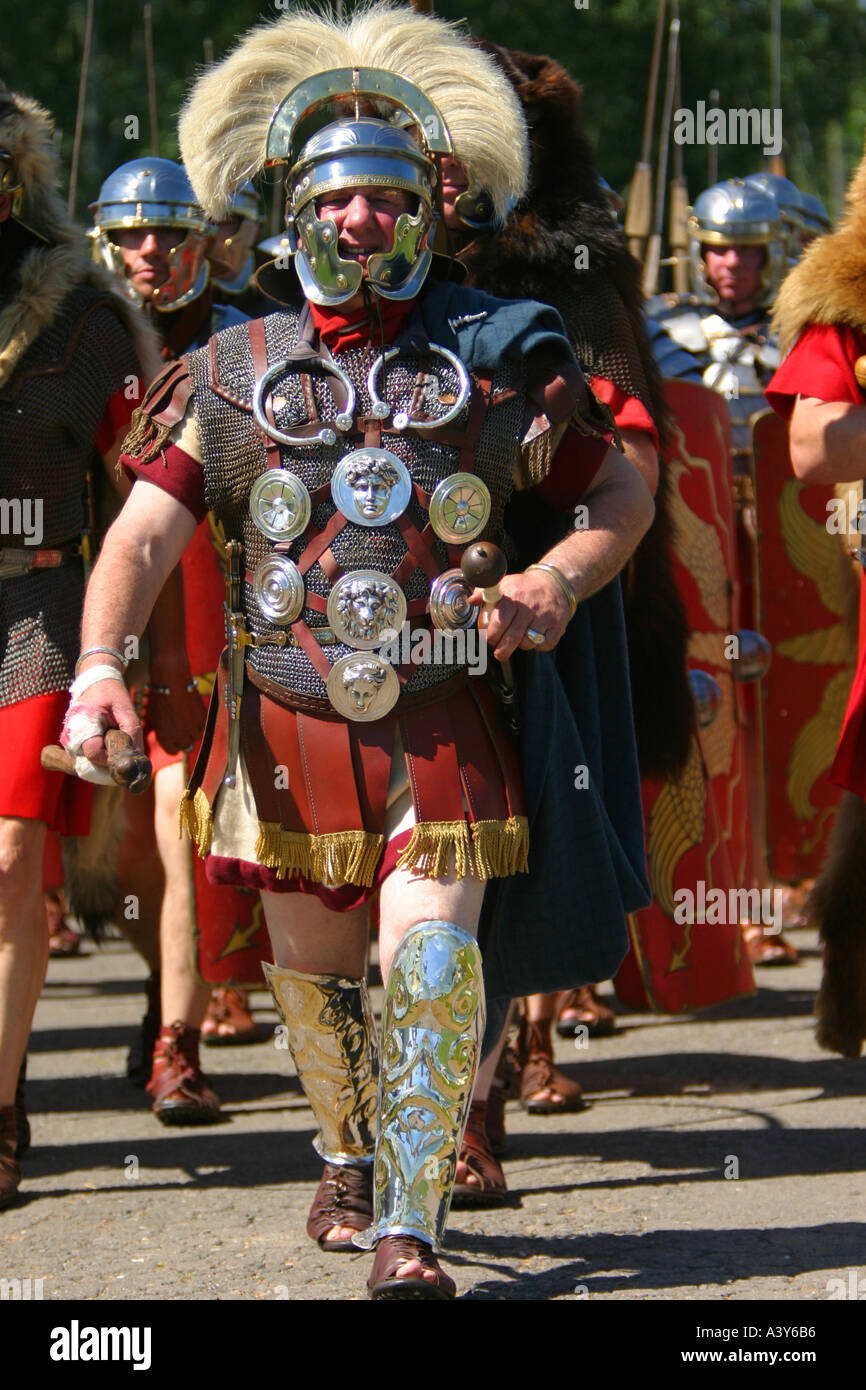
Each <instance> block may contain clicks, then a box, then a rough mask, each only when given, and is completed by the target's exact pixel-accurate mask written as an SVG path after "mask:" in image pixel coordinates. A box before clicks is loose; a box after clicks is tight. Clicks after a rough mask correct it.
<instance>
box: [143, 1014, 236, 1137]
mask: <svg viewBox="0 0 866 1390" xmlns="http://www.w3.org/2000/svg"><path fill="white" fill-rule="evenodd" d="M146 1090H147V1092H148V1094H149V1095H151V1096H153V1105H152V1106H151V1109H152V1111H153V1113H154V1115H155V1116H156V1118H157V1119H158V1120H160V1121H161V1122H162V1123H163V1124H164V1125H215V1124H219V1123H220V1121H221V1120H222V1119H223V1118H224V1117H223V1116H222V1115H221V1114H220V1100H219V1096H218V1095H217V1094H216V1092H215V1091H212V1090H211V1088H210V1087H209V1086H208V1084H207V1080H206V1078H205V1076H204V1074H203V1072H202V1069H201V1065H200V1063H199V1059H198V1029H197V1028H189V1027H187V1025H186V1024H185V1023H182V1022H180V1021H179V1020H178V1022H176V1023H172V1024H171V1025H170V1026H169V1027H167V1028H162V1029H160V1034H159V1037H158V1038H157V1040H156V1047H155V1048H154V1050H153V1074H152V1076H151V1078H150V1081H149V1082H148V1083H147V1087H146Z"/></svg>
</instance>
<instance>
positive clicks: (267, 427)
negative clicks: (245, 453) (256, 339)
mask: <svg viewBox="0 0 866 1390" xmlns="http://www.w3.org/2000/svg"><path fill="white" fill-rule="evenodd" d="M314 364H315V365H318V366H320V367H321V368H322V370H323V371H325V372H330V374H331V376H335V377H336V378H337V380H338V381H340V382H341V383H342V385H343V387H344V389H345V391H346V408H345V410H342V411H341V412H340V413H339V415H336V416H335V417H334V424H335V425H336V427H337V429H338V430H341V431H342V432H343V433H344V434H345V433H346V431H347V430H350V429H351V428H352V421H353V419H354V415H355V388H354V386H353V385H352V383H351V381H350V380H349V378H348V377H347V376H346V373H345V372H342V371H341V370H340V368H339V367H338V366H336V365H335V364H334V363H333V362H326V361H325V359H324V358H323V357H317V358H314V359H312V360H311V359H306V360H305V361H303V362H290V361H289V360H288V359H286V360H285V361H283V362H277V363H276V364H275V365H274V366H273V367H270V368H269V370H268V371H266V372H265V374H264V376H260V377H259V379H258V381H257V382H256V384H255V386H254V387H253V398H252V405H253V417H254V419H255V422H256V424H257V425H258V426H259V429H261V430H264V432H265V434H266V435H267V436H268V438H269V439H274V440H276V441H277V443H278V444H288V445H289V446H290V447H291V448H295V447H299V448H303V447H304V445H311V444H336V442H337V436H336V434H335V432H334V430H333V429H331V428H330V427H329V426H325V428H324V429H321V430H318V431H317V432H316V434H312V435H309V436H308V437H301V436H300V435H297V434H286V433H285V432H284V431H283V430H278V429H277V427H276V425H272V424H271V422H270V421H269V420H268V418H267V416H266V415H265V412H264V400H265V395H266V394H267V393H268V387H269V386H270V385H271V383H272V382H274V381H276V380H277V378H278V377H281V376H285V375H287V374H290V373H292V372H308V371H309V369H310V367H311V365H314Z"/></svg>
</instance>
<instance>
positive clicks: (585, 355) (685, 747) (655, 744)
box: [460, 43, 694, 778]
mask: <svg viewBox="0 0 866 1390" xmlns="http://www.w3.org/2000/svg"><path fill="white" fill-rule="evenodd" d="M481 47H483V48H484V49H485V50H486V51H487V52H489V53H490V54H492V56H493V57H494V58H496V60H497V61H498V62H499V63H500V65H501V66H502V68H503V71H504V72H505V73H506V75H507V76H508V78H509V79H510V81H511V82H512V84H513V85H514V87H515V90H516V91H517V94H518V96H519V97H520V100H521V102H522V104H523V108H524V112H525V115H526V117H527V121H528V124H529V132H530V158H531V166H530V187H529V191H528V193H527V195H526V197H525V198H524V199H522V200H521V202H520V203H519V204H518V205H517V206H516V207H515V208H514V209H513V211H512V212H511V214H510V216H509V218H508V220H507V222H506V223H505V225H504V226H503V227H501V228H500V229H499V230H498V231H497V232H495V233H494V234H491V235H485V236H480V237H478V238H477V239H476V240H475V241H473V242H472V243H471V244H470V245H469V246H468V247H466V248H465V249H464V250H463V251H462V252H461V256H460V259H461V261H462V262H463V263H464V265H465V266H466V267H467V270H468V274H469V281H470V283H472V284H476V285H478V286H479V288H481V289H483V290H486V291H487V292H488V293H490V294H494V295H498V296H500V297H502V298H516V297H518V296H520V297H527V298H533V299H539V300H541V301H542V302H544V303H548V304H553V305H554V306H555V307H556V308H557V309H558V310H559V312H560V314H561V315H562V318H563V320H564V322H565V326H566V329H567V330H568V333H569V336H570V337H571V339H572V341H573V342H574V345H575V350H576V352H577V356H578V359H579V360H580V361H581V364H582V366H583V368H584V371H585V372H586V375H587V376H588V377H591V376H593V375H597V376H602V377H605V378H607V379H608V380H612V381H613V382H614V383H615V384H616V385H617V386H619V387H620V388H621V389H622V390H623V391H625V392H626V394H628V395H632V396H636V397H637V398H638V399H639V400H640V401H641V402H642V403H643V404H644V405H645V406H646V407H647V409H648V410H649V412H650V414H651V415H652V417H653V419H654V420H655V423H656V426H657V428H658V430H659V434H660V437H661V440H662V445H664V439H665V436H666V433H667V423H668V422H667V410H666V406H665V402H664V396H663V393H662V387H661V380H660V377H659V373H658V369H657V367H656V365H655V360H654V358H653V354H652V351H651V349H650V346H649V340H648V338H647V333H646V327H645V322H644V314H643V296H642V292H641V285H640V266H639V265H638V263H637V261H635V260H634V258H633V257H632V256H631V255H630V253H629V251H628V247H627V245H626V242H625V238H624V236H623V233H622V232H621V230H620V229H619V228H618V227H617V226H616V224H615V222H614V221H613V219H612V217H611V214H610V207H609V204H608V201H607V197H606V195H605V192H604V189H603V187H602V185H601V183H600V182H599V176H598V171H597V169H596V167H595V158H594V155H593V151H592V147H591V145H590V142H589V140H588V139H587V137H586V136H585V135H584V133H583V131H582V128H581V114H580V107H581V94H580V87H579V86H578V85H577V84H576V83H575V82H574V81H573V79H572V78H571V77H570V76H569V74H568V73H567V72H566V71H565V69H564V68H562V67H561V66H560V65H559V64H558V63H556V62H555V61H554V60H553V59H552V58H549V57H546V56H544V55H537V54H528V53H520V52H516V51H511V50H509V49H506V48H500V47H498V46H497V45H494V44H488V43H482V44H481ZM579 248H585V252H582V253H581V254H578V251H579ZM667 494H668V479H667V476H666V472H665V470H664V468H662V470H661V477H660V481H659V488H658V492H657V494H656V499H655V501H656V515H655V521H654V522H653V525H652V527H651V528H650V530H649V532H648V534H647V535H646V536H645V537H644V539H643V541H642V542H641V544H640V546H639V547H638V549H637V551H636V553H635V555H634V556H633V558H632V560H631V562H630V564H629V566H628V568H627V570H626V572H625V574H624V575H623V583H624V594H625V602H626V623H627V627H628V638H629V655H630V662H631V679H632V692H633V697H634V709H635V726H636V732H637V739H638V751H639V756H640V766H641V773H642V775H643V776H644V777H656V778H669V777H676V776H678V775H679V774H680V773H681V772H682V770H683V768H684V767H685V764H686V762H687V760H688V756H689V749H690V741H691V735H692V729H693V724H694V714H693V701H692V695H691V687H690V684H689V679H688V673H687V669H686V651H687V645H688V637H689V628H688V622H687V620H686V615H685V609H684V607H683V602H682V599H681V598H680V595H679V593H678V592H677V588H676V585H675V582H674V577H673V570H672V565H671V539H672V537H671V530H672V522H671V517H670V509H669V504H668V496H667Z"/></svg>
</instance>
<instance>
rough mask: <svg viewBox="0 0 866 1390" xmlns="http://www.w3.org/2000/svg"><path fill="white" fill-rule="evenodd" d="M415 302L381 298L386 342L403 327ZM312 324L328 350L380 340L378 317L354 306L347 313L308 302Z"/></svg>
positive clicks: (338, 349)
mask: <svg viewBox="0 0 866 1390" xmlns="http://www.w3.org/2000/svg"><path fill="white" fill-rule="evenodd" d="M413 303H414V301H413V300H411V299H409V300H405V299H403V300H396V299H381V300H380V301H379V305H380V308H381V311H382V321H383V323H384V325H385V342H386V343H391V342H393V341H394V339H395V338H396V337H397V334H398V333H399V332H400V330H401V329H402V328H404V327H405V325H406V323H407V322H408V320H409V316H410V314H411V313H412V305H413ZM310 312H311V314H312V316H313V323H314V324H315V325H316V328H317V329H318V332H319V338H320V340H321V341H322V342H323V343H324V344H325V346H326V347H327V348H328V349H329V351H331V352H333V351H334V350H335V349H336V350H337V351H341V350H342V349H343V348H352V347H364V346H365V344H367V343H372V344H373V346H374V347H375V346H376V345H377V344H378V342H379V318H378V315H377V314H376V313H375V311H374V312H373V316H372V319H371V316H370V314H369V313H368V311H367V310H366V309H353V310H352V311H351V313H349V314H347V313H346V312H345V311H344V310H343V309H326V308H323V307H322V306H321V305H319V304H312V303H311V304H310Z"/></svg>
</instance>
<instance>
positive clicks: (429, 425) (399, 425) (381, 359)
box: [367, 343, 472, 430]
mask: <svg viewBox="0 0 866 1390" xmlns="http://www.w3.org/2000/svg"><path fill="white" fill-rule="evenodd" d="M427 347H428V350H429V351H430V352H436V353H438V354H439V356H440V357H444V358H445V361H446V362H448V363H450V365H451V366H452V367H453V368H454V370H455V372H456V373H457V378H458V381H459V383H460V389H459V391H458V393H457V400H456V401H455V402H454V404H453V405H452V406H451V408H450V410H446V412H445V414H444V415H440V416H439V418H438V419H436V420H413V419H411V418H410V416H409V415H408V414H407V412H406V411H405V410H398V412H397V414H396V415H395V416H394V419H393V425H394V428H395V430H405V429H408V427H409V425H411V426H412V428H413V429H416V430H439V429H442V428H443V427H444V426H445V425H450V424H451V421H452V420H456V419H457V416H458V415H459V414H460V412H461V411H462V410H463V408H464V406H465V405H466V402H467V401H468V400H469V397H470V395H471V394H472V383H471V381H470V380H469V373H468V372H467V370H466V368H465V367H464V365H463V363H462V362H461V361H460V358H459V357H458V356H457V355H456V353H453V352H449V351H448V349H447V348H443V347H439V346H438V344H437V343H428V345H427ZM400 351H401V349H400V348H396V347H394V348H389V349H388V351H387V352H385V353H380V354H379V356H378V357H377V358H376V361H375V362H374V363H373V365H372V367H371V368H370V371H369V374H368V376H367V390H368V392H369V393H370V400H371V401H372V406H371V410H370V414H371V415H373V416H374V417H375V419H377V420H385V419H387V417H388V416H389V415H390V414H391V407H390V406H389V404H388V402H387V401H383V400H382V398H381V396H380V395H379V394H378V392H377V390H376V378H377V376H378V375H379V372H380V370H381V369H382V367H383V366H384V365H385V363H386V362H390V361H391V359H392V358H393V357H398V356H399V354H400Z"/></svg>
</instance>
